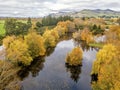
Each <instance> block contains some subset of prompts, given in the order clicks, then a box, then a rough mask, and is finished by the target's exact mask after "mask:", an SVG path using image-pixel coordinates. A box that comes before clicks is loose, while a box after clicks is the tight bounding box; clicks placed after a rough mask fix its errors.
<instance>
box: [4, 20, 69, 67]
mask: <svg viewBox="0 0 120 90" xmlns="http://www.w3.org/2000/svg"><path fill="white" fill-rule="evenodd" d="M68 22H69V23H70V21H66V22H64V21H63V22H59V23H58V24H57V26H56V27H55V28H54V29H52V30H48V29H46V31H45V33H44V34H43V35H42V36H41V35H39V34H38V33H37V32H36V31H34V30H29V33H28V34H26V35H24V36H22V37H21V36H15V35H12V36H6V38H4V39H3V45H4V47H5V49H6V60H7V61H10V62H12V63H13V64H16V65H23V66H27V65H30V64H31V62H32V61H33V59H34V58H36V57H38V56H43V55H45V53H46V49H48V48H49V47H54V46H55V45H56V43H57V41H58V40H59V37H61V36H62V35H65V33H66V32H68V31H69V30H68V28H69V27H70V26H69V23H68Z"/></svg>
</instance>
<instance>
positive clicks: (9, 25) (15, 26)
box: [4, 18, 32, 35]
mask: <svg viewBox="0 0 120 90" xmlns="http://www.w3.org/2000/svg"><path fill="white" fill-rule="evenodd" d="M31 27H32V22H31V18H28V20H27V22H21V21H18V20H17V19H15V18H7V19H6V20H5V24H4V28H5V32H6V35H13V34H14V35H20V34H21V35H24V34H26V33H27V32H28V30H29V29H30V28H31Z"/></svg>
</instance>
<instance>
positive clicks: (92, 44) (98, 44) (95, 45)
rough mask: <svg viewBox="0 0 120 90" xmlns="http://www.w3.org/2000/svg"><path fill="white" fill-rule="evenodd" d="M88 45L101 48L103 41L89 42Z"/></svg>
mask: <svg viewBox="0 0 120 90" xmlns="http://www.w3.org/2000/svg"><path fill="white" fill-rule="evenodd" d="M89 46H91V47H98V48H102V47H103V46H104V44H103V43H90V44H89Z"/></svg>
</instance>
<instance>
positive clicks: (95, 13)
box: [51, 9, 120, 17]
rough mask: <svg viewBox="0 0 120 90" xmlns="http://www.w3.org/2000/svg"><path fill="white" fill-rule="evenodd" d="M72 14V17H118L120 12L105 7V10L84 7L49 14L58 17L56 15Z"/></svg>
mask: <svg viewBox="0 0 120 90" xmlns="http://www.w3.org/2000/svg"><path fill="white" fill-rule="evenodd" d="M66 15H68V16H72V17H110V16H113V17H120V12H118V11H114V10H110V9H106V10H101V9H95V10H90V9H84V10H82V11H79V12H74V11H71V12H59V13H54V14H51V16H54V17H58V16H66Z"/></svg>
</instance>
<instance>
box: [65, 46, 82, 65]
mask: <svg viewBox="0 0 120 90" xmlns="http://www.w3.org/2000/svg"><path fill="white" fill-rule="evenodd" d="M82 58H83V52H82V50H81V48H80V47H75V48H74V49H73V50H72V51H71V52H70V53H68V54H67V57H66V63H67V64H68V65H70V66H79V65H82Z"/></svg>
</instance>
